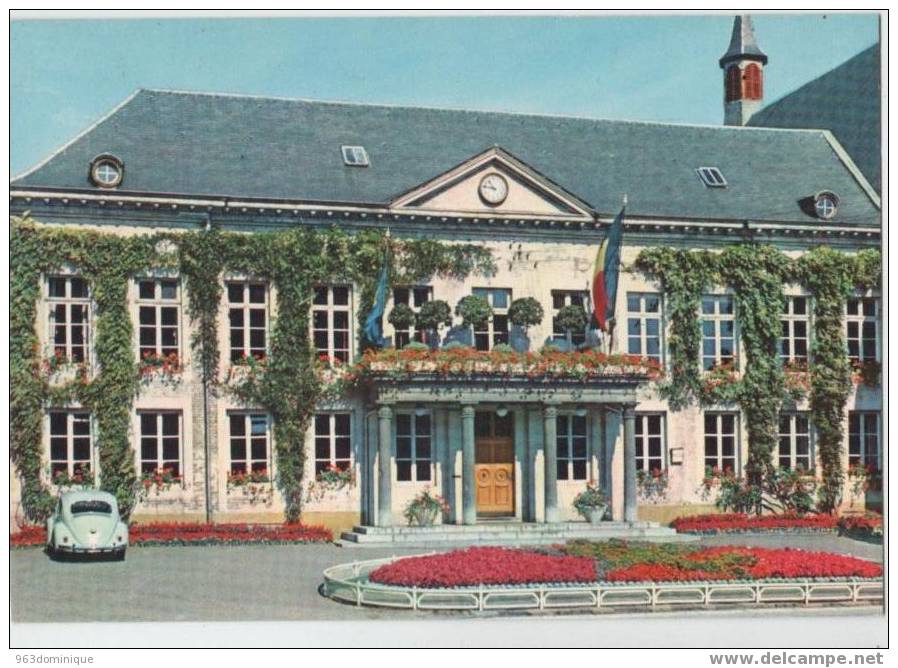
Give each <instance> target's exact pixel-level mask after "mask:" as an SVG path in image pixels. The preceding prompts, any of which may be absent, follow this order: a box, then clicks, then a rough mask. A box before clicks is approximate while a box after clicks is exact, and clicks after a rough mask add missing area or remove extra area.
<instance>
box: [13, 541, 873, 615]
mask: <svg viewBox="0 0 898 668" xmlns="http://www.w3.org/2000/svg"><path fill="white" fill-rule="evenodd" d="M702 542H703V543H705V544H708V545H728V544H729V545H755V546H759V547H797V548H803V549H808V550H827V551H831V552H838V553H842V554H849V555H853V556H857V557H862V558H866V559H873V560H876V561H882V546H879V545H872V544H868V543H863V542H858V541H854V540H849V539H847V538H839V537H836V536H820V535H781V536H719V537H711V538H705V539H703V541H702ZM425 551H426V550H401V549H396V550H393V549H387V550H383V549H357V548H356V549H353V548H339V547H336V546H334V545H321V544H313V545H284V546H274V545H258V546H255V545H253V546H235V547H224V546H216V547H145V548H139V547H133V548H130V549H129V551H128V558H127V561H125V562H123V563H116V562H101V563H95V562H88V563H68V562H64V563H60V562H54V561H50V560H49V559H48V558H47V556H46V555H45V554H44V553H43V552H42V551H41V550H39V549H24V550H11V551H10V597H11V601H10V602H11V608H12V621H13V622H91V621H100V622H138V621H154V622H183V621H217V622H224V621H275V620H284V621H289V620H293V621H296V620H350V621H359V620H365V619H404V620H414V619H422V618H426V619H433V618H434V617H435V616H439V617H445V616H449V615H447V613H442V614H439V613H432V612H412V611H391V610H384V609H376V608H364V607H363V608H355V607H353V606H347V605H342V604H339V603H335V602H333V601H331V600H329V599H326V598H324V597H322V596H321V595H320V594H319V592H318V588H319V586H320V584H321V572H322V570H323V569H324V568H326V567H328V566H331V565H333V564H338V563H344V562H348V561H353V560H362V559H374V558H378V557H386V556H390V555H392V554H397V555H402V554H416V553H420V552H425ZM463 615H464V613H458V614H457V615H456V616H457V617H458V616H463Z"/></svg>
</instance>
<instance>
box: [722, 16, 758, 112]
mask: <svg viewBox="0 0 898 668" xmlns="http://www.w3.org/2000/svg"><path fill="white" fill-rule="evenodd" d="M719 62H720V67H721V69H722V70H723V90H724V96H723V124H724V125H745V124H746V123H748V119H749V118H751V117H752V115H753V114H754V113H755V112H757V111H758V110H759V109H760V108H761V105H762V103H763V99H764V65H766V64H767V55H766V54H765V53H764V52H763V51H761V49H760V48H759V47H758V44H757V42H756V41H755V30H754V26H753V25H752V21H751V17H750V16H748V15H747V14H744V15H742V16H737V17H736V18H735V20H734V21H733V35H732V37H730V46H729V48H728V49H727V50H726V53H725V54H723V56H721V58H720V61H719Z"/></svg>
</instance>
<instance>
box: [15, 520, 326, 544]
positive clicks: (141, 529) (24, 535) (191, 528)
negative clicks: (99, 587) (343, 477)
mask: <svg viewBox="0 0 898 668" xmlns="http://www.w3.org/2000/svg"><path fill="white" fill-rule="evenodd" d="M332 540H333V534H332V533H331V530H330V529H327V528H325V527H322V526H306V525H304V524H186V523H178V522H172V523H162V522H160V523H151V524H134V525H132V526H131V527H130V529H129V530H128V542H129V544H130V545H144V546H147V545H240V544H267V545H274V544H289V543H315V542H329V541H332ZM46 542H47V532H46V530H45V529H44V527H37V526H29V527H25V528H24V529H23V530H22V531H20V532H19V533H15V534H10V536H9V543H10V546H12V547H31V546H35V545H44V544H46Z"/></svg>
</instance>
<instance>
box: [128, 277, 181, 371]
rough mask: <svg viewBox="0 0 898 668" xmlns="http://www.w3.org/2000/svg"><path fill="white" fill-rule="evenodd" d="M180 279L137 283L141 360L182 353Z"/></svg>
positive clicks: (157, 279) (145, 280)
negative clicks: (180, 346) (180, 344)
mask: <svg viewBox="0 0 898 668" xmlns="http://www.w3.org/2000/svg"><path fill="white" fill-rule="evenodd" d="M179 292H180V291H179V289H178V280H177V279H172V278H149V279H142V280H139V281H138V282H137V304H138V305H137V316H138V323H139V324H138V329H139V332H138V337H139V349H140V357H141V358H144V357H150V356H160V357H168V356H170V355H175V356H178V355H179V354H180V348H179V342H180V340H181V337H180V333H179V322H180V306H181V301H180V295H179Z"/></svg>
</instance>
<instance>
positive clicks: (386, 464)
mask: <svg viewBox="0 0 898 668" xmlns="http://www.w3.org/2000/svg"><path fill="white" fill-rule="evenodd" d="M377 423H378V424H377V432H378V441H377V447H378V452H377V459H378V473H377V526H381V527H388V526H392V524H393V506H392V499H391V491H392V483H393V470H392V469H393V467H392V460H393V408H392V407H391V406H388V405H381V407H380V408H379V409H378V411H377Z"/></svg>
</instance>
